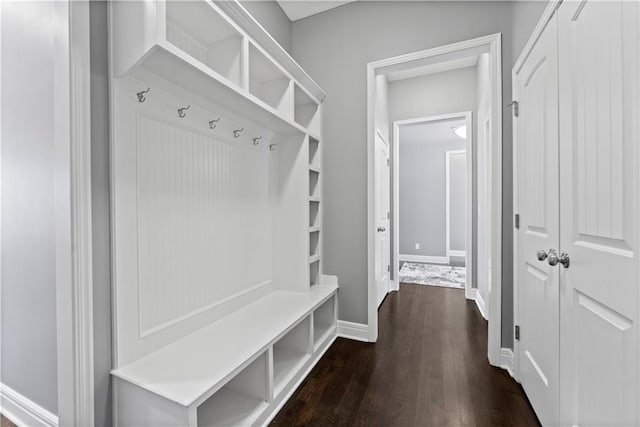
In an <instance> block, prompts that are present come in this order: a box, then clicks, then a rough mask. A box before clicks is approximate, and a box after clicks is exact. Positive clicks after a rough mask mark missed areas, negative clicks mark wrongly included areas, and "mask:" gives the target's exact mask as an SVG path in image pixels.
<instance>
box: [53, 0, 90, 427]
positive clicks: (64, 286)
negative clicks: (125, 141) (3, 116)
mask: <svg viewBox="0 0 640 427" xmlns="http://www.w3.org/2000/svg"><path fill="white" fill-rule="evenodd" d="M54 8H55V9H54V13H55V20H56V23H57V24H58V30H59V31H56V37H55V40H54V49H55V53H56V55H55V57H56V60H55V79H54V83H55V87H56V92H55V96H54V108H55V111H56V115H55V123H54V126H55V138H54V140H55V160H54V161H55V166H54V168H55V178H54V186H55V200H54V203H55V236H56V237H55V238H56V248H55V249H56V313H57V325H56V331H57V346H58V351H57V358H58V366H57V373H58V418H59V419H60V420H61V423H62V424H64V425H93V424H94V422H95V419H94V376H93V265H92V248H93V244H92V225H91V214H92V206H91V67H90V45H89V39H90V37H89V34H90V26H89V2H74V1H63V2H55V6H54Z"/></svg>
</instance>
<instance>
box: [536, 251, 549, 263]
mask: <svg viewBox="0 0 640 427" xmlns="http://www.w3.org/2000/svg"><path fill="white" fill-rule="evenodd" d="M536 256H537V257H538V261H544V260H545V259H547V257H548V256H549V255H547V252H545V251H543V250H542V249H540V250H539V251H538V252H536Z"/></svg>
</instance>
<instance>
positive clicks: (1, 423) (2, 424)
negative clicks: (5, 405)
mask: <svg viewBox="0 0 640 427" xmlns="http://www.w3.org/2000/svg"><path fill="white" fill-rule="evenodd" d="M0 427H16V425H15V424H14V423H12V422H11V421H9V420H8V419H6V418H5V417H3V416H2V415H0Z"/></svg>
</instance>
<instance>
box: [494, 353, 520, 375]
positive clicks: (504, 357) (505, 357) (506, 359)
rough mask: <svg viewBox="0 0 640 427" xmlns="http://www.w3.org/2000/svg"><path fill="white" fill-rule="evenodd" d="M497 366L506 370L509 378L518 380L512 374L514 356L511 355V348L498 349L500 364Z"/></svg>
mask: <svg viewBox="0 0 640 427" xmlns="http://www.w3.org/2000/svg"><path fill="white" fill-rule="evenodd" d="M498 366H499V367H500V368H502V369H504V370H505V371H507V372H508V373H509V375H511V378H513V379H514V380H516V381H518V379H517V378H516V376H515V375H514V368H515V357H514V356H513V350H511V349H510V348H504V347H503V348H501V349H500V364H499V365H498Z"/></svg>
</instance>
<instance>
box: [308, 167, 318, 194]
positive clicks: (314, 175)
mask: <svg viewBox="0 0 640 427" xmlns="http://www.w3.org/2000/svg"><path fill="white" fill-rule="evenodd" d="M309 196H310V197H319V196H320V172H318V171H315V170H312V169H309Z"/></svg>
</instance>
